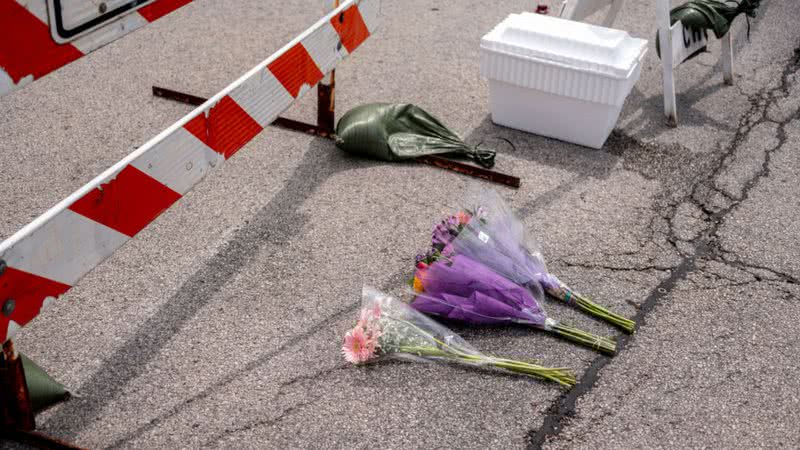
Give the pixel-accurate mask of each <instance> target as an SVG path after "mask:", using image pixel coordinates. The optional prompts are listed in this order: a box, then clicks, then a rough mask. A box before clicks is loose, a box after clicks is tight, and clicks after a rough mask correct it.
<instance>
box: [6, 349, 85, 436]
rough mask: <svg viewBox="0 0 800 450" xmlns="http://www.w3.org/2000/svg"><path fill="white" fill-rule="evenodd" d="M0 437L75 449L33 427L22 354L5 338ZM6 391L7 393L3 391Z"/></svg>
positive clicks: (31, 408)
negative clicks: (20, 355) (36, 430)
mask: <svg viewBox="0 0 800 450" xmlns="http://www.w3.org/2000/svg"><path fill="white" fill-rule="evenodd" d="M0 394H2V395H0V441H2V440H7V441H11V442H17V443H20V444H27V445H29V446H32V447H35V448H41V449H53V450H57V449H71V450H74V449H77V448H79V447H75V446H72V445H70V444H68V443H66V442H62V441H59V440H58V439H54V438H51V437H50V436H47V435H45V434H42V433H37V432H35V431H33V430H34V429H35V428H36V418H35V416H34V411H33V404H32V403H31V399H30V393H29V392H28V384H27V383H26V381H25V370H24V369H23V367H22V358H20V357H19V354H18V353H17V352H16V351H15V350H14V343H13V342H12V341H11V339H9V340H8V341H6V342H5V343H4V344H3V351H2V353H0ZM6 394H8V395H6Z"/></svg>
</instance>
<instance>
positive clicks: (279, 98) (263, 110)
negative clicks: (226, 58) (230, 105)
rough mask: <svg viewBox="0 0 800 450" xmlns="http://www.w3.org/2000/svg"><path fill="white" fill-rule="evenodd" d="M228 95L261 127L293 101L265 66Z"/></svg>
mask: <svg viewBox="0 0 800 450" xmlns="http://www.w3.org/2000/svg"><path fill="white" fill-rule="evenodd" d="M301 92H302V90H301ZM230 96H231V98H232V99H233V101H235V102H236V103H237V104H239V106H241V107H242V109H244V110H245V112H247V114H249V115H250V117H252V118H253V119H254V120H255V121H256V122H258V124H259V125H261V127H266V126H267V125H269V124H271V123H272V121H273V120H275V119H276V118H277V117H278V114H280V113H281V112H283V111H284V110H285V109H286V108H288V107H289V105H291V104H292V102H293V101H294V98H293V97H292V95H291V94H290V93H289V92H288V91H287V90H286V89H285V88H284V87H283V85H282V84H281V82H280V81H278V79H277V78H275V75H273V74H272V72H270V71H269V69H267V68H264V70H262V71H260V72H258V73H256V74H254V75H253V76H252V77H250V78H248V79H246V80H244V81H243V82H242V84H240V85H239V86H237V87H236V88H234V89H233V90H232V91H231V93H230Z"/></svg>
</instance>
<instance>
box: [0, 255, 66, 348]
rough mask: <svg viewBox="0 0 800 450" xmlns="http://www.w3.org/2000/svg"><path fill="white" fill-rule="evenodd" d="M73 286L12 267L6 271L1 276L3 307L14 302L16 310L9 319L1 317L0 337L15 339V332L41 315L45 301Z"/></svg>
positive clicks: (8, 316)
mask: <svg viewBox="0 0 800 450" xmlns="http://www.w3.org/2000/svg"><path fill="white" fill-rule="evenodd" d="M70 287H71V286H69V285H66V284H62V283H59V282H56V281H53V280H48V279H47V278H44V277H40V276H38V275H35V274H32V273H27V272H23V271H21V270H18V269H15V268H13V267H8V268H6V271H5V272H4V273H3V274H2V275H0V305H2V304H4V303H5V302H7V301H9V300H11V301H13V302H14V308H13V310H11V311H10V314H8V315H7V316H6V315H5V314H2V316H3V317H2V320H0V336H3V335H6V336H7V337H9V338H10V337H12V336H13V333H14V332H15V331H16V329H18V328H20V327H24V326H25V325H26V324H27V323H28V322H30V321H31V320H33V318H34V317H36V316H37V315H39V312H40V311H41V309H42V305H43V304H44V301H45V299H46V298H50V297H58V296H60V295H61V294H63V293H64V292H66V291H67V290H68V289H69V288H70ZM11 322H13V324H12V323H11Z"/></svg>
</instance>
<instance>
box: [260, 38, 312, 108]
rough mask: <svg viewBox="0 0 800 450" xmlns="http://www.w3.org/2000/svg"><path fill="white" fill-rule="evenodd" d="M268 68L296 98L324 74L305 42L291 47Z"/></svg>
mask: <svg viewBox="0 0 800 450" xmlns="http://www.w3.org/2000/svg"><path fill="white" fill-rule="evenodd" d="M267 68H268V69H269V71H270V72H272V74H273V75H275V78H277V79H278V81H280V82H281V84H282V85H283V87H284V88H285V89H286V90H287V91H289V93H290V94H292V97H294V98H297V97H298V96H299V95H300V94H301V90H302V89H303V87H305V88H306V90H307V89H309V88H311V87H312V86H315V85H316V84H317V83H319V80H321V79H322V76H323V74H322V72H320V70H319V68H318V67H317V64H316V63H315V62H314V60H313V59H312V58H311V55H309V54H308V51H307V50H306V48H305V47H303V44H297V45H295V46H294V47H292V48H290V49H289V50H288V51H287V52H286V53H284V54H283V55H281V56H280V57H279V58H278V59H276V60H275V61H274V62H272V63H270V64H269V65H268V66H267ZM302 93H305V91H303V92H302Z"/></svg>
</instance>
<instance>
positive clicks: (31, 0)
mask: <svg viewBox="0 0 800 450" xmlns="http://www.w3.org/2000/svg"><path fill="white" fill-rule="evenodd" d="M16 1H17V3H18V4H19V5H21V6H22V7H23V8H25V9H27V10H28V11H30V13H31V14H33V15H34V16H36V18H37V19H39V20H41V21H42V23H44V24H45V25H47V24H48V22H47V0H16Z"/></svg>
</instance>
